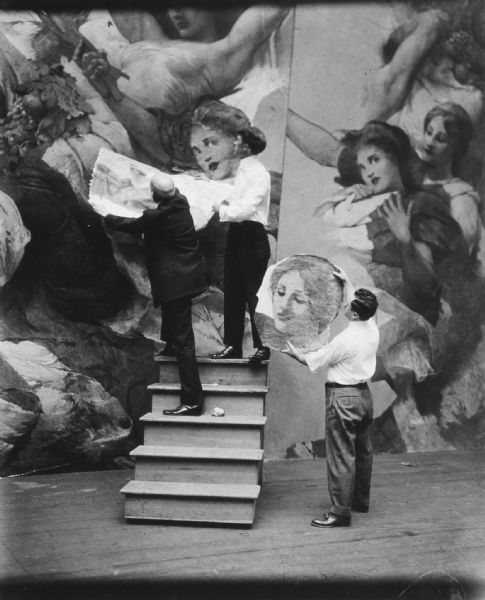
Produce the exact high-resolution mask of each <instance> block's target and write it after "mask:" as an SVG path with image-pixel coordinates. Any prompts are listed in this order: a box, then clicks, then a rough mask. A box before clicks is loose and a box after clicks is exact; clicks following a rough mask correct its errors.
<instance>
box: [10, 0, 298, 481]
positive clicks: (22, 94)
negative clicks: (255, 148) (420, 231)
mask: <svg viewBox="0 0 485 600" xmlns="http://www.w3.org/2000/svg"><path fill="white" fill-rule="evenodd" d="M292 32H293V24H292V13H291V11H289V10H288V9H287V8H279V7H269V6H268V7H262V6H253V7H251V8H248V9H243V8H240V9H230V10H227V11H219V12H214V11H210V10H204V9H202V8H199V9H182V8H180V9H171V10H168V11H166V12H163V13H162V12H160V13H155V12H141V11H137V12H128V11H111V12H108V11H104V10H99V11H98V10H96V11H84V12H78V13H48V12H44V11H2V12H0V49H1V50H0V78H1V79H0V171H1V173H0V174H1V178H0V203H1V209H2V210H1V213H0V219H1V220H2V237H1V242H0V253H1V263H0V265H1V270H0V285H1V289H0V314H1V325H0V368H1V371H2V379H1V381H2V383H1V390H0V410H1V414H2V417H1V423H2V424H1V426H0V465H1V472H2V474H3V475H8V474H15V473H25V472H31V471H34V470H39V469H49V468H54V467H62V468H70V467H69V465H70V466H71V468H72V466H73V465H74V466H75V467H76V468H82V467H85V466H93V465H97V466H104V467H105V468H106V467H116V466H123V464H126V463H125V462H124V459H123V457H124V456H127V453H128V451H129V450H130V449H131V448H132V447H133V446H134V445H136V439H137V436H138V434H139V432H138V427H137V419H138V417H139V416H140V415H141V414H144V413H145V412H147V411H148V410H149V409H148V406H149V404H148V403H149V398H147V397H146V386H147V384H149V383H152V382H153V381H155V379H156V376H157V372H156V368H155V365H154V363H153V353H154V351H155V350H157V349H159V346H158V345H157V342H158V341H159V339H160V338H159V336H160V316H159V314H158V312H156V311H154V310H153V306H152V302H151V298H150V293H149V287H148V282H147V278H146V273H145V270H144V269H145V266H144V264H143V263H142V261H141V262H140V256H141V254H140V242H139V240H134V239H133V238H131V237H130V236H129V235H127V234H114V233H110V234H109V235H108V233H107V231H106V230H105V228H104V225H103V221H102V218H101V217H100V216H99V214H97V212H96V211H95V210H94V209H93V207H92V206H91V205H90V204H89V202H88V200H89V188H90V183H91V178H92V174H93V169H94V166H95V164H96V160H97V158H98V155H99V152H100V151H101V150H102V151H104V152H107V153H108V154H109V153H110V152H111V155H117V156H120V159H121V160H123V158H127V159H131V160H134V161H138V162H139V163H143V164H144V165H148V166H149V167H151V168H155V169H159V170H163V171H166V172H168V173H172V174H174V175H175V174H177V175H176V176H180V174H183V173H189V176H192V177H193V178H194V181H201V180H202V181H203V183H204V182H207V181H214V180H219V181H220V182H221V185H226V186H227V185H229V186H230V185H231V182H232V178H233V176H234V170H235V169H236V168H237V166H238V165H237V164H233V165H231V168H232V171H224V170H223V169H222V167H221V165H223V164H224V160H225V159H224V156H219V157H218V158H217V160H216V161H215V160H214V159H212V161H207V160H204V159H205V158H206V157H200V156H198V157H197V158H196V157H195V156H194V154H193V152H192V148H191V132H192V125H191V123H192V115H193V111H194V109H196V108H197V107H198V106H199V105H200V103H201V102H207V101H210V100H223V102H225V103H227V104H230V105H233V106H237V107H239V108H240V109H242V110H243V111H244V113H245V114H246V115H247V117H248V121H251V123H252V124H254V125H255V126H257V127H259V128H260V129H262V130H263V131H264V132H265V135H266V139H267V149H266V150H265V151H264V152H263V154H262V155H261V160H262V162H263V163H264V164H265V166H266V168H267V169H268V170H269V171H270V172H271V176H272V193H271V210H270V224H269V226H268V233H269V234H270V237H272V240H273V241H272V251H273V253H274V249H275V244H276V236H277V223H278V212H279V198H280V189H281V175H282V164H283V146H284V138H285V131H284V123H285V120H286V110H287V106H286V105H287V89H288V80H289V65H290V51H291V40H292ZM217 133H219V134H220V135H221V136H222V137H224V136H226V138H228V139H230V138H231V134H230V133H227V132H224V131H219V132H217ZM230 141H231V139H230ZM202 185H203V184H202ZM189 200H193V198H190V199H189ZM195 204H196V202H195ZM193 205H194V202H191V208H192V207H193ZM199 208H200V207H199ZM194 219H195V217H194ZM198 229H199V235H200V240H201V245H202V248H203V251H204V253H205V256H206V259H207V262H208V266H209V270H210V274H211V283H212V286H211V288H210V290H209V293H208V294H206V295H205V296H204V297H203V298H200V299H198V301H197V302H195V303H194V307H193V315H194V329H195V334H196V343H197V348H198V353H199V354H201V355H208V354H210V353H211V352H216V351H218V350H219V349H220V348H221V347H222V337H221V328H222V320H223V291H222V289H221V288H222V281H223V277H222V275H223V273H222V269H223V257H224V243H225V234H226V229H225V225H224V224H222V223H220V222H219V221H218V217H217V215H215V214H212V213H210V214H206V219H205V221H204V222H202V223H200V224H199V227H198Z"/></svg>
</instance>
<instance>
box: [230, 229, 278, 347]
mask: <svg viewBox="0 0 485 600" xmlns="http://www.w3.org/2000/svg"><path fill="white" fill-rule="evenodd" d="M269 257H270V248H269V242H268V235H267V233H266V231H265V229H264V226H263V225H262V224H261V223H254V222H252V221H243V222H242V223H231V224H230V226H229V231H228V234H227V243H226V254H225V260H224V343H225V344H226V346H234V348H235V349H236V351H237V352H241V350H242V341H243V336H244V320H245V316H246V306H247V309H248V312H249V318H250V320H251V333H252V336H253V346H254V347H255V348H261V347H262V342H261V338H260V337H259V334H258V330H257V328H256V323H255V321H254V312H255V310H256V304H257V302H258V298H257V296H256V294H257V293H258V290H259V288H260V286H261V283H262V281H263V277H264V274H265V273H266V268H267V266H268V261H269Z"/></svg>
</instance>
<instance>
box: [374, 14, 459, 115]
mask: <svg viewBox="0 0 485 600" xmlns="http://www.w3.org/2000/svg"><path fill="white" fill-rule="evenodd" d="M448 23H449V16H448V14H447V13H445V12H444V11H442V10H439V9H432V10H428V11H426V12H423V13H419V14H418V15H416V17H414V18H413V19H412V20H411V21H410V22H409V23H407V24H406V26H404V31H403V33H404V35H406V34H407V37H406V38H405V39H404V40H403V41H402V43H401V44H400V45H399V47H398V49H397V50H396V53H395V54H394V56H393V58H392V60H391V61H390V62H389V63H388V64H387V65H385V66H383V67H381V68H380V69H379V70H378V71H377V74H376V77H375V79H374V81H373V82H372V84H371V85H369V87H368V88H367V89H366V91H365V97H364V109H363V121H364V122H367V121H370V120H372V119H382V120H385V119H388V118H389V117H391V116H392V115H393V114H394V113H395V112H396V111H398V110H399V109H400V108H401V107H402V104H403V102H404V100H405V98H406V96H407V94H408V92H409V89H410V87H411V84H412V82H413V79H414V77H415V75H416V72H417V70H418V68H419V67H420V65H421V63H422V61H423V59H424V58H425V57H426V55H427V53H428V52H429V51H430V50H431V48H432V47H433V46H434V45H435V44H436V42H437V41H438V39H439V37H440V35H441V34H442V32H443V31H444V30H445V29H446V27H447V26H448Z"/></svg>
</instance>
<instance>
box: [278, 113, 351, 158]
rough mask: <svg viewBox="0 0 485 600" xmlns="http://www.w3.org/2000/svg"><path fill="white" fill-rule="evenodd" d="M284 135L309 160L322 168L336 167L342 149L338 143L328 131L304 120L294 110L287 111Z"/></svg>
mask: <svg viewBox="0 0 485 600" xmlns="http://www.w3.org/2000/svg"><path fill="white" fill-rule="evenodd" d="M286 135H287V136H288V138H289V139H290V140H291V141H292V142H293V144H295V146H296V147H297V148H298V149H299V150H300V151H301V152H303V154H304V155H305V156H306V157H307V158H309V159H310V160H314V161H315V162H317V163H318V164H319V165H322V166H323V167H336V166H337V159H338V155H339V153H340V150H341V149H342V148H341V146H340V141H339V140H338V139H337V138H336V137H335V136H334V135H333V134H332V133H330V132H329V131H327V130H326V129H324V128H323V127H321V126H320V125H317V124H316V123H312V122H311V121H308V120H307V119H304V118H303V117H302V116H300V115H299V114H298V113H296V112H295V111H294V110H291V109H290V110H289V111H288V122H287V126H286Z"/></svg>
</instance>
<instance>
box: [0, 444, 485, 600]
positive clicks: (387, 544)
mask: <svg viewBox="0 0 485 600" xmlns="http://www.w3.org/2000/svg"><path fill="white" fill-rule="evenodd" d="M484 459H485V453H484V452H440V453H436V452H435V453H420V454H405V455H380V456H376V457H375V466H374V475H373V491H372V506H371V511H370V512H369V513H368V514H355V515H354V516H353V521H352V527H349V528H339V529H332V530H321V529H317V528H313V527H311V526H310V521H311V519H312V518H313V517H315V516H318V515H320V514H321V513H322V511H323V510H324V509H325V508H326V502H327V492H326V483H325V461H324V460H321V459H315V460H287V461H276V462H268V463H265V469H264V471H265V477H264V483H263V487H262V491H261V495H260V498H259V501H258V504H257V511H256V520H255V523H254V525H253V527H252V528H251V529H238V528H237V527H233V528H229V527H214V526H205V527H200V526H180V525H172V524H170V525H167V524H160V523H158V524H151V523H127V522H126V521H125V519H124V517H123V497H122V496H121V494H120V493H119V490H120V489H121V488H122V487H123V486H124V485H125V484H126V483H127V482H128V481H130V480H131V479H132V478H133V471H131V470H126V471H104V472H82V473H64V474H62V473H56V474H50V475H31V476H28V477H9V478H4V479H1V480H0V496H1V500H2V502H1V506H0V574H1V575H0V597H1V598H2V599H3V598H5V599H10V598H12V599H13V600H22V599H23V598H31V597H32V598H42V599H43V598H49V600H51V599H57V597H59V598H61V597H62V598H69V600H77V598H79V599H81V598H83V600H87V599H89V600H91V598H93V599H96V598H98V597H99V598H103V599H104V598H106V599H108V598H113V599H114V598H116V599H117V600H118V599H119V598H124V597H127V598H128V597H133V596H134V595H137V594H138V596H139V597H147V598H148V597H152V596H153V597H154V598H165V597H167V598H170V599H171V600H175V598H177V599H179V598H184V597H187V598H192V597H197V598H202V599H204V598H207V599H212V598H215V597H219V594H220V596H223V597H224V598H228V590H229V589H230V600H235V599H237V598H239V597H241V598H243V597H244V598H251V600H256V598H261V599H263V598H264V600H272V599H273V598H274V599H275V600H276V599H277V600H286V598H288V599H293V598H295V599H296V598H298V599H300V598H315V599H317V598H318V599H319V600H324V599H325V598H331V599H333V598H342V599H345V600H354V598H355V600H357V599H358V600H366V599H367V598H368V599H369V600H371V599H372V600H381V599H382V600H384V599H386V600H395V599H396V598H397V595H398V594H399V592H400V591H402V590H403V589H404V588H405V587H406V586H407V585H409V584H410V583H412V582H413V581H415V580H416V579H417V578H418V577H420V576H422V575H423V574H425V573H427V572H430V571H441V572H444V573H447V574H449V575H452V576H454V577H456V578H457V579H458V580H459V581H460V582H461V585H462V586H463V587H464V590H465V592H466V595H467V600H485V477H484V471H485V460H484ZM443 577H444V576H443ZM140 594H141V595H140ZM194 594H195V596H194ZM440 598H442V596H440ZM427 600H434V598H433V599H428V598H427ZM443 600H448V599H447V598H443ZM453 600H455V599H453ZM459 600H462V599H461V598H460V599H459Z"/></svg>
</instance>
